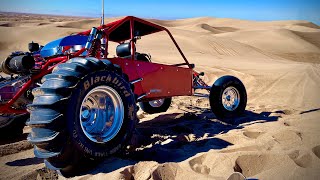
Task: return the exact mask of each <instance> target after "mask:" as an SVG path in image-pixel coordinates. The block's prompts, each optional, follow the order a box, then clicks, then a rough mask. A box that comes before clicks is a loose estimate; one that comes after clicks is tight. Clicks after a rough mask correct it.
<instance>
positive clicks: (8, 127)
mask: <svg viewBox="0 0 320 180" xmlns="http://www.w3.org/2000/svg"><path fill="white" fill-rule="evenodd" d="M0 116H1V117H0V118H1V119H0V121H1V122H0V136H1V137H0V138H1V139H8V138H15V137H19V136H21V135H22V134H23V128H24V126H25V124H26V121H27V119H28V118H29V113H26V114H21V115H16V116H13V117H12V116H11V117H10V116H3V115H0Z"/></svg>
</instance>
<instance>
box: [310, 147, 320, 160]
mask: <svg viewBox="0 0 320 180" xmlns="http://www.w3.org/2000/svg"><path fill="white" fill-rule="evenodd" d="M312 152H313V153H314V154H315V155H316V156H317V157H318V158H319V159H320V145H319V146H316V147H314V148H312Z"/></svg>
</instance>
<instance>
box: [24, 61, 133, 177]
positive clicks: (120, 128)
mask: <svg viewBox="0 0 320 180" xmlns="http://www.w3.org/2000/svg"><path fill="white" fill-rule="evenodd" d="M33 94H34V96H35V98H34V101H33V104H32V105H30V106H29V111H30V114H31V117H30V121H29V122H28V125H29V126H31V127H32V132H31V133H30V134H29V137H28V140H29V141H30V142H31V143H32V144H34V145H35V155H36V156H37V157H39V158H44V159H45V162H46V165H47V167H49V168H51V169H55V170H60V172H61V173H62V174H63V175H65V176H73V175H75V174H76V173H77V172H78V171H80V170H82V169H83V167H86V166H87V163H88V162H89V161H90V162H97V161H99V160H102V159H104V158H105V157H107V156H110V155H113V154H115V153H117V152H119V151H120V150H121V149H123V148H124V147H126V145H127V143H128V141H129V139H130V138H131V135H132V132H133V130H134V127H135V123H136V105H135V99H134V94H133V93H132V90H131V88H130V84H129V83H128V82H127V81H126V80H124V78H123V77H122V75H121V74H118V73H117V71H116V70H114V68H113V66H112V64H106V63H103V62H102V61H99V60H97V59H95V58H87V59H83V58H74V59H71V60H69V61H68V62H67V63H65V64H61V65H58V66H57V68H55V70H54V71H53V72H52V74H50V75H47V76H45V77H44V83H43V85H42V86H41V87H40V88H37V89H35V90H34V91H33Z"/></svg>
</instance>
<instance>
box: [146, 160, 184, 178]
mask: <svg viewBox="0 0 320 180" xmlns="http://www.w3.org/2000/svg"><path fill="white" fill-rule="evenodd" d="M179 168H180V167H179V166H178V165H177V164H172V163H166V164H163V165H159V166H158V167H157V168H156V169H155V170H154V171H153V172H152V175H151V176H152V179H163V180H170V179H175V178H176V176H177V171H178V169H179Z"/></svg>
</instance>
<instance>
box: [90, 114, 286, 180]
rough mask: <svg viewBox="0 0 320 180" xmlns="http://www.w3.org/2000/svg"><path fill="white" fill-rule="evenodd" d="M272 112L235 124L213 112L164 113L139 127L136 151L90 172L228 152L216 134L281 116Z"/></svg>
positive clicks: (134, 143)
mask: <svg viewBox="0 0 320 180" xmlns="http://www.w3.org/2000/svg"><path fill="white" fill-rule="evenodd" d="M272 113H274V112H261V113H255V112H252V111H246V112H245V113H244V115H243V116H241V117H238V118H236V119H235V124H233V125H231V124H226V123H223V122H221V121H219V120H217V119H216V117H215V116H214V114H213V113H212V112H211V111H210V109H203V108H202V109H199V110H196V113H190V112H189V113H184V114H183V113H182V114H181V113H173V114H162V115H159V116H157V117H156V118H154V119H152V120H149V121H144V122H140V123H139V124H138V125H137V129H136V131H135V133H134V135H133V138H132V145H131V148H132V147H133V148H132V149H130V150H128V151H126V152H125V153H124V154H121V155H118V156H117V157H112V158H108V159H106V160H105V161H103V162H102V163H100V164H99V165H98V167H97V168H96V169H95V170H94V171H91V172H90V173H91V174H97V173H108V172H111V171H114V170H117V169H119V168H121V167H125V166H128V165H133V164H135V163H137V162H139V161H156V162H158V163H165V162H181V161H184V160H186V159H188V158H190V157H192V156H194V155H196V154H198V153H201V152H207V151H209V150H220V149H224V148H226V147H228V146H230V145H232V144H231V143H229V142H227V141H225V140H222V139H220V138H216V137H215V135H217V134H224V133H227V132H228V131H230V130H234V129H242V128H244V127H245V126H247V125H250V124H254V123H265V122H272V121H277V120H278V118H279V117H280V116H272V115H271V114H272Z"/></svg>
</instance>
